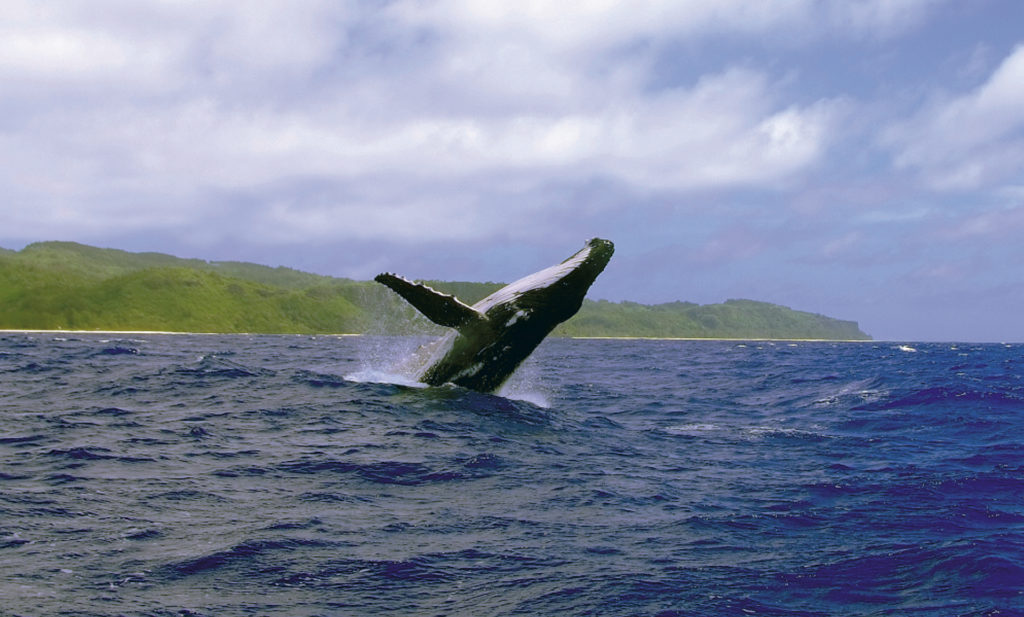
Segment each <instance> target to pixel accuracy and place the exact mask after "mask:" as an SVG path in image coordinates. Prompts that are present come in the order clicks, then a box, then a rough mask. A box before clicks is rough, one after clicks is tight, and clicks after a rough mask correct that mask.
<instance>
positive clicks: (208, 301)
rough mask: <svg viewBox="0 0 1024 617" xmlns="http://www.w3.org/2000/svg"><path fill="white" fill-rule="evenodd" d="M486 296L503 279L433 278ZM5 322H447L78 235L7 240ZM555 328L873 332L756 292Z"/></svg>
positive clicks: (243, 325)
mask: <svg viewBox="0 0 1024 617" xmlns="http://www.w3.org/2000/svg"><path fill="white" fill-rule="evenodd" d="M426 283H427V284H428V285H430V286H432V287H434V288H435V289H438V290H440V291H444V292H446V293H452V294H454V295H456V296H457V297H459V298H460V299H462V300H463V301H465V302H467V303H470V304H472V303H474V302H476V301H477V300H479V299H481V298H483V297H484V296H486V295H488V294H489V293H491V292H493V291H494V290H496V289H498V288H500V287H501V284H500V283H472V282H442V281H426ZM0 328H2V329H33V330H35V329H39V330H112V331H118V330H124V331H129V330H161V331H171V332H252V333H304V334H326V333H333V334H340V333H346V334H361V333H375V334H410V333H433V332H439V331H441V329H440V328H439V327H438V326H435V325H433V324H431V323H429V322H428V321H427V320H426V319H424V318H423V317H422V316H421V315H419V313H417V312H416V311H415V309H413V308H412V307H410V306H409V305H408V304H406V303H405V301H404V300H402V299H401V298H399V297H398V296H397V295H396V294H394V293H393V292H391V291H390V290H389V289H387V288H385V287H384V286H382V285H379V284H377V283H374V282H372V281H355V280H350V279H344V278H334V277H328V276H320V275H317V274H310V273H308V272H301V271H298V270H294V269H291V268H285V267H277V268H272V267H268V266H261V265H257V264H251V263H244V262H234V261H213V262H210V261H204V260H202V259H183V258H179V257H174V256H171V255H166V254H162V253H131V252H127V251H121V250H117V249H104V248H96V247H91V246H86V245H82V244H77V243H72V242H40V243H36V244H31V245H29V246H27V247H25V248H24V249H22V250H21V251H11V250H7V249H0ZM554 335H555V336H579V337H586V336H602V337H604V336H607V337H616V336H619V337H628V336H635V337H665V338H761V339H772V338H776V339H844V340H850V339H853V340H856V339H868V338H870V337H868V336H867V335H866V334H864V333H863V332H861V331H860V329H859V328H858V326H857V323H856V322H853V321H843V320H837V319H832V318H830V317H826V316H823V315H818V314H814V313H807V312H803V311H795V310H792V309H789V308H787V307H784V306H779V305H776V304H769V303H765V302H755V301H752V300H728V301H726V302H724V303H721V304H707V305H698V304H693V303H689V302H671V303H667V304H657V305H645V304H638V303H635V302H608V301H604V300H600V301H593V300H586V301H585V302H584V304H583V307H582V308H581V309H580V311H579V313H578V314H577V315H576V316H575V317H573V318H572V319H571V320H569V321H568V322H566V323H564V324H562V325H561V326H559V328H558V329H557V330H556V331H555V333H554Z"/></svg>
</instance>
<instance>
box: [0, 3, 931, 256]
mask: <svg viewBox="0 0 1024 617" xmlns="http://www.w3.org/2000/svg"><path fill="white" fill-rule="evenodd" d="M926 5H927V3H925V2H921V1H910V0H908V1H906V2H895V3H894V2H888V1H885V0H871V1H864V2H855V3H843V4H841V5H832V4H823V3H819V2H815V1H813V0H799V1H779V2H747V1H745V0H728V1H725V2H718V3H709V2H703V1H697V0H691V1H675V0H674V1H668V0H665V1H654V0H644V1H638V2H636V3H628V4H627V3H619V2H605V1H571V2H539V1H535V0H528V1H526V2H523V3H506V2H498V1H497V0H493V1H491V0H437V1H435V2H396V3H391V4H387V5H378V6H373V5H372V4H369V3H360V2H346V3H342V2H329V1H308V2H301V3H292V2H260V3H253V4H247V5H245V6H240V5H238V4H236V3H231V2H152V3H143V4H140V3H136V2H122V1H118V0H109V1H106V2H97V3H88V4H85V3H77V2H58V1H55V2H48V3H35V2H18V1H16V0H12V2H10V3H9V5H8V6H5V15H4V17H3V20H2V21H0V77H3V79H4V80H5V85H6V86H8V87H7V88H6V89H5V91H4V92H3V93H0V102H3V103H5V107H6V109H7V110H8V111H7V117H6V118H5V121H6V124H5V127H6V128H5V129H4V132H3V133H0V166H2V168H3V170H2V171H0V183H2V184H3V186H0V189H3V190H4V192H5V194H6V195H8V196H15V198H11V197H9V200H8V202H6V205H2V206H0V224H5V225H7V226H12V225H16V226H23V228H24V229H28V228H32V229H37V230H40V231H37V232H35V233H36V234H37V235H42V236H45V235H47V234H46V232H45V229H46V228H47V227H46V225H47V224H49V225H50V226H51V227H49V228H50V229H55V227H54V226H55V225H58V223H59V222H61V221H63V222H64V223H63V224H64V227H63V228H64V229H75V228H76V226H78V227H77V228H82V227H81V226H82V225H86V222H88V224H89V225H92V226H94V227H96V228H101V227H103V226H104V225H108V226H110V227H118V228H132V227H137V228H143V227H145V226H146V225H152V226H157V225H158V226H173V225H185V224H186V223H187V222H188V221H195V220H200V219H202V218H203V217H204V216H207V215H208V211H209V210H210V208H216V207H218V206H217V204H211V203H209V202H207V201H203V200H202V196H203V195H209V194H211V193H216V192H220V193H221V194H230V193H232V192H247V193H253V192H258V187H264V186H280V185H284V184H287V183H289V182H299V181H300V179H302V178H329V179H331V181H332V182H334V183H335V185H340V184H343V183H345V182H351V183H357V184H359V185H361V186H365V185H366V184H367V183H368V182H372V181H376V182H385V183H387V184H388V185H389V186H390V187H391V190H390V192H389V195H388V198H387V199H388V200H390V201H388V202H384V201H381V200H377V201H370V202H366V201H361V200H359V199H356V198H351V197H349V196H346V195H344V194H342V192H338V194H337V195H336V196H335V197H334V201H330V200H327V201H322V202H318V203H317V204H316V205H315V207H314V206H312V205H310V204H302V203H300V202H299V201H298V200H301V199H302V198H303V197H302V196H301V195H297V196H295V197H294V198H293V199H291V200H284V201H281V200H280V199H278V200H277V201H275V200H271V199H268V200H267V201H266V203H264V204H262V205H259V204H254V205H253V208H254V209H258V208H266V210H265V212H264V213H262V214H260V215H259V216H256V215H255V214H254V215H253V220H256V221H262V222H263V224H264V225H265V226H266V227H267V229H273V230H275V232H280V233H281V234H284V235H286V236H289V237H290V236H291V235H294V234H292V232H290V231H289V229H291V227H288V226H286V225H284V224H283V223H282V221H283V220H285V219H287V217H288V216H289V215H290V214H295V213H299V214H301V216H303V217H305V218H302V219H301V220H303V221H306V222H304V223H301V224H296V225H293V226H292V227H294V228H295V229H296V230H297V232H296V233H298V232H303V231H308V232H309V233H333V234H339V235H344V234H352V235H357V236H359V237H365V236H367V235H368V234H372V233H374V230H379V231H381V232H382V233H383V232H385V230H386V232H387V233H392V232H393V230H394V229H395V221H396V220H397V221H399V222H400V223H401V225H399V226H400V227H402V226H403V225H404V227H402V228H403V229H404V228H406V227H407V228H408V230H409V233H424V234H435V235H440V236H442V237H449V236H452V235H458V236H460V237H461V236H463V235H467V234H471V233H475V232H479V231H480V230H483V229H494V228H495V224H493V223H487V222H484V221H483V218H485V217H486V216H489V214H488V213H487V212H486V211H484V210H481V211H480V212H479V214H474V216H475V217H476V218H473V217H463V219H461V220H463V221H466V224H465V225H464V226H461V227H460V226H449V227H448V228H444V229H442V228H441V227H440V224H439V223H437V222H436V218H437V217H429V216H425V215H424V216H420V215H417V214H416V213H415V212H416V210H415V209H416V208H420V209H423V210H426V209H431V208H441V207H442V206H440V205H438V204H440V203H441V202H442V201H445V200H451V199H452V197H453V196H458V199H459V204H460V208H461V209H462V211H463V212H467V211H474V210H473V209H474V208H480V207H482V206H481V204H482V203H483V201H484V200H485V199H486V198H487V194H486V193H484V192H481V191H480V190H479V187H480V186H481V185H484V184H486V182H484V181H482V180H481V178H485V177H489V178H491V179H492V182H499V181H508V182H515V183H519V184H520V185H521V186H522V187H523V189H522V190H523V192H528V191H530V190H534V189H535V188H536V187H538V186H542V185H544V184H545V183H550V182H552V181H554V180H558V181H574V180H577V181H578V180H590V179H592V178H595V177H600V178H604V179H606V180H608V181H611V182H614V183H619V184H623V185H627V186H629V187H631V188H633V189H637V190H639V191H646V190H659V191H660V190H673V191H685V190H692V189H706V188H719V187H776V186H778V185H780V184H782V183H785V182H787V181H789V180H791V179H792V178H794V177H798V176H799V175H800V174H801V173H803V172H805V171H806V170H808V169H811V168H812V167H813V166H814V165H815V164H816V163H817V162H818V161H819V160H820V159H821V158H822V157H823V155H824V154H825V152H826V150H827V148H828V147H829V145H830V143H831V140H832V138H833V134H834V133H835V131H836V130H837V123H838V121H839V120H840V119H841V118H842V117H843V114H844V104H843V103H842V102H841V101H839V100H820V101H817V102H813V101H812V102H800V103H794V102H792V101H788V100H786V99H785V98H784V97H783V94H782V92H783V90H784V88H783V85H782V84H781V83H780V82H779V81H778V80H777V79H776V78H775V77H774V76H772V75H770V74H768V73H766V72H763V71H758V70H755V69H752V68H742V67H740V63H738V64H737V65H736V66H715V67H708V70H707V72H706V73H705V74H704V75H703V76H702V77H700V78H699V79H697V80H696V81H695V82H693V83H688V84H683V85H680V86H676V87H672V88H667V89H666V88H663V89H658V90H652V89H651V88H650V87H649V85H650V82H651V77H652V75H651V73H650V72H651V71H652V66H653V65H652V64H651V58H650V57H648V56H647V55H646V54H645V53H642V52H637V53H630V54H623V53H621V49H620V48H621V47H622V46H628V45H630V44H632V43H635V42H637V41H650V42H653V43H654V44H661V43H665V42H671V41H676V40H683V39H687V38H688V37H710V36H714V35H715V34H716V33H719V34H720V33H723V32H725V33H729V34H730V35H734V34H735V35H744V36H745V35H751V34H756V35H758V36H760V35H762V34H765V33H776V34H779V36H780V37H782V36H784V35H785V33H797V34H798V35H799V36H798V38H799V37H800V36H810V37H820V36H826V35H828V33H833V34H836V33H838V34H845V33H847V32H854V33H857V32H865V31H868V30H880V31H884V32H890V31H896V30H898V29H899V28H902V27H906V25H907V24H910V23H913V22H914V21H915V20H916V19H920V17H921V15H923V14H924V13H925V7H926ZM837 7H842V8H837ZM780 33H783V34H780ZM808 33H810V34H808ZM424 192H429V193H433V194H434V199H432V200H424V199H423V198H422V193H424ZM29 204H30V205H31V207H32V208H34V209H35V212H36V216H35V217H34V219H33V221H34V223H32V224H31V225H30V224H29V222H28V221H27V220H26V218H25V217H24V216H21V215H17V214H16V212H24V211H25V210H24V209H25V208H26V207H27V206H28V205H29ZM282 204H285V205H282ZM75 212H79V213H80V214H79V215H74V213H75ZM261 212H262V211H261ZM357 212H363V213H364V215H362V216H361V217H360V219H359V220H360V223H359V224H358V225H352V224H351V223H350V224H348V225H346V224H343V223H342V222H341V221H342V220H343V219H349V220H350V221H351V219H352V217H354V216H356V214H355V213H357ZM47 222H48V223H47ZM470 222H472V224H470ZM268 233H270V232H268Z"/></svg>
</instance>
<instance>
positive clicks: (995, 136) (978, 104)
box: [883, 45, 1024, 189]
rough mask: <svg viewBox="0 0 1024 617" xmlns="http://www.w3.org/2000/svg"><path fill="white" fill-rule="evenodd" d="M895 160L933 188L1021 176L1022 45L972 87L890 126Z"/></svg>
mask: <svg viewBox="0 0 1024 617" xmlns="http://www.w3.org/2000/svg"><path fill="white" fill-rule="evenodd" d="M883 142H884V143H885V144H886V145H888V146H889V147H890V148H892V149H893V150H894V151H895V158H894V164H895V166H896V167H897V168H900V169H912V170H916V171H918V172H920V173H921V174H922V176H923V178H924V180H925V181H926V182H927V183H928V184H929V185H930V186H932V187H934V188H937V189H972V188H978V187H981V186H983V185H985V184H988V183H992V182H1000V181H1004V180H1007V179H1010V180H1014V179H1017V178H1019V176H1018V174H1019V173H1020V169H1021V167H1022V166H1024V45H1022V46H1018V47H1016V48H1015V49H1014V50H1013V52H1012V53H1010V55H1009V56H1007V57H1006V58H1005V59H1004V60H1003V62H1002V63H1001V64H1000V65H999V67H997V68H996V69H995V71H994V72H993V73H992V74H991V75H990V76H989V77H988V79H987V80H986V81H985V82H984V83H982V84H981V85H980V86H978V87H977V88H976V89H975V90H973V91H971V92H969V93H967V94H964V95H961V96H957V97H952V98H946V99H945V100H941V101H939V102H937V103H935V104H933V105H930V106H929V107H927V108H926V109H923V110H922V111H920V112H919V113H917V114H916V115H915V116H913V117H911V118H910V119H908V120H906V121H904V122H901V123H898V124H896V125H894V126H892V127H890V128H889V129H888V130H887V131H886V132H885V134H884V135H883Z"/></svg>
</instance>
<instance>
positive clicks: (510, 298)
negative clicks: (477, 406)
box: [374, 238, 615, 392]
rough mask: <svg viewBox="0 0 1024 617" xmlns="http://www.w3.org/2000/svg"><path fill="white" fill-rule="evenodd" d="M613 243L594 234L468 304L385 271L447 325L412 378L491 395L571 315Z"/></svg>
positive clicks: (382, 278) (380, 278)
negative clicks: (557, 260)
mask: <svg viewBox="0 0 1024 617" xmlns="http://www.w3.org/2000/svg"><path fill="white" fill-rule="evenodd" d="M614 251H615V246H614V245H613V244H612V243H611V242H609V241H608V240H602V239H601V238H593V239H592V240H590V241H588V242H587V244H586V246H584V247H583V249H582V250H580V251H578V252H577V253H575V254H574V255H573V256H572V257H569V258H568V259H566V260H565V261H563V262H562V263H560V264H556V265H554V266H551V267H550V268H545V269H544V270H541V271H540V272H535V273H533V274H531V275H529V276H527V277H525V278H522V279H519V280H518V281H516V282H514V283H512V284H511V285H507V286H505V287H503V288H501V289H499V290H498V291H496V292H494V293H493V294H491V295H489V296H487V297H486V298H484V299H483V300H481V301H479V302H477V303H476V304H474V305H473V306H469V305H467V304H465V303H463V302H462V301H460V300H459V299H458V298H456V297H455V296H452V295H448V294H443V293H441V292H439V291H436V290H434V289H431V288H430V287H427V286H426V285H422V284H420V283H414V282H412V281H409V280H406V279H404V278H402V277H400V276H397V275H395V274H391V273H389V272H385V273H383V274H379V275H377V276H376V277H375V278H374V280H375V281H377V282H378V283H383V284H384V285H387V286H388V287H390V288H391V289H392V290H394V291H395V292H396V293H398V294H399V295H400V296H402V297H403V298H405V299H406V301H408V302H409V304H412V305H413V306H414V307H416V309H417V310H419V311H420V312H421V313H423V314H424V315H425V316H426V317H427V318H428V319H430V320H431V321H433V322H434V323H436V324H439V325H442V326H447V327H449V328H452V329H453V330H452V331H451V332H449V333H448V334H446V335H445V337H444V338H442V339H441V340H440V341H439V342H438V344H437V346H436V348H435V349H434V350H433V352H432V353H431V355H430V357H429V360H428V361H427V362H425V363H424V366H425V367H426V368H425V369H423V371H422V372H421V373H420V375H419V376H418V377H417V379H418V381H421V382H423V383H426V384H429V385H432V386H439V385H443V384H446V383H454V384H456V385H459V386H462V387H464V388H470V389H472V390H478V391H480V392H493V391H494V390H497V389H498V388H499V387H501V385H502V384H503V383H505V380H506V379H508V377H509V376H510V375H511V374H512V372H513V371H515V370H516V367H518V366H519V364H520V363H521V362H522V361H523V360H525V359H526V357H527V356H529V355H530V353H532V352H533V350H534V349H536V347H537V345H539V344H540V342H541V341H542V340H544V337H545V336H547V335H548V334H550V333H551V331H552V330H554V328H555V326H557V325H558V324H560V323H562V322H563V321H565V320H567V319H569V318H570V317H572V316H573V315H575V314H576V311H578V310H579V309H580V306H581V305H582V304H583V297H584V296H585V295H587V290H588V289H590V286H591V285H592V284H593V282H594V280H595V279H596V278H597V275H599V274H601V271H602V270H604V267H605V266H606V265H607V264H608V260H609V259H611V257H612V253H613V252H614Z"/></svg>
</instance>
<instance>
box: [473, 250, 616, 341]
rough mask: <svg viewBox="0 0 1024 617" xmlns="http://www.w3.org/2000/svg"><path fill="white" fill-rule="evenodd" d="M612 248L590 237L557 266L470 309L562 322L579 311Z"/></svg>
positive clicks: (537, 273) (518, 282)
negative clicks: (532, 315)
mask: <svg viewBox="0 0 1024 617" xmlns="http://www.w3.org/2000/svg"><path fill="white" fill-rule="evenodd" d="M614 252H615V245H614V244H612V243H611V242H610V241H608V240H604V239H602V238H592V239H591V240H588V241H587V243H586V245H584V247H583V248H582V249H580V250H579V251H577V252H576V253H574V254H573V255H572V256H571V257H569V258H568V259H566V260H565V261H563V262H562V263H560V264H556V265H554V266H551V267H550V268H545V269H544V270H541V271H540V272H535V273H533V274H531V275H529V276H527V277H524V278H522V279H519V280H518V281H516V282H514V283H512V284H511V285H508V286H507V287H504V288H503V289H500V290H498V291H497V292H495V293H494V294H492V295H490V296H488V297H487V298H484V299H483V300H481V301H480V302H479V303H477V304H476V305H475V306H474V308H476V309H478V310H480V311H482V312H487V313H490V312H491V311H493V310H497V311H499V312H501V311H503V310H504V309H509V308H512V307H513V305H514V307H515V309H516V310H520V309H522V310H525V311H527V312H529V313H539V314H541V315H544V316H545V318H546V319H547V320H550V321H552V322H553V323H559V322H562V321H565V320H566V319H568V318H569V317H572V316H573V315H574V314H575V313H576V311H578V310H579V308H580V305H581V304H582V303H583V298H584V297H585V296H586V295H587V290H589V289H590V286H591V285H592V284H593V283H594V280H595V279H596V278H597V276H598V275H599V274H601V272H602V271H603V270H604V268H605V266H607V265H608V260H610V259H611V258H612V254H613V253H614Z"/></svg>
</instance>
